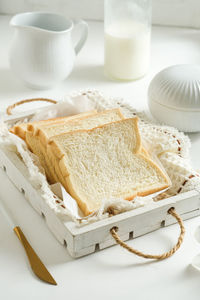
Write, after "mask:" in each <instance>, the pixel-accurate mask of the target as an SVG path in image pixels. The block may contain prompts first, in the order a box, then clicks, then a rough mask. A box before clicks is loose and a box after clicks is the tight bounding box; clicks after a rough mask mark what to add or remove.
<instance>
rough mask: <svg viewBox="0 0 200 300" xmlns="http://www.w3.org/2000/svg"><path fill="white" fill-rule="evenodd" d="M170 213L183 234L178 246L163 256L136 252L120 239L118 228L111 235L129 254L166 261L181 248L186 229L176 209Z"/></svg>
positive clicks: (169, 211) (180, 236) (112, 229)
mask: <svg viewBox="0 0 200 300" xmlns="http://www.w3.org/2000/svg"><path fill="white" fill-rule="evenodd" d="M168 213H169V214H170V215H172V216H173V217H174V218H175V219H176V220H177V222H178V224H179V226H180V229H181V232H180V235H179V238H178V241H177V243H176V245H175V246H174V247H173V248H172V249H171V250H169V251H168V252H165V253H163V254H158V255H153V254H145V253H143V252H140V251H139V250H136V249H134V248H132V247H130V246H129V245H127V244H126V243H125V242H123V241H122V240H121V239H120V237H119V236H118V234H117V231H118V227H113V228H111V230H110V233H111V235H112V237H113V238H114V239H115V241H116V242H117V244H119V245H120V246H121V247H123V248H125V249H126V250H128V251H129V252H131V253H133V254H136V255H138V256H141V257H144V258H148V259H158V260H161V259H166V258H168V257H170V256H172V255H173V254H174V253H175V252H176V251H177V250H178V249H179V248H180V246H181V244H182V242H183V238H184V234H185V227H184V225H183V221H182V219H181V218H180V216H179V215H178V214H177V212H176V211H175V209H174V208H173V207H171V208H170V209H169V210H168Z"/></svg>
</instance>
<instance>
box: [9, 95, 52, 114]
mask: <svg viewBox="0 0 200 300" xmlns="http://www.w3.org/2000/svg"><path fill="white" fill-rule="evenodd" d="M35 101H46V102H50V103H53V104H56V103H57V101H56V100H52V99H48V98H32V99H25V100H21V101H19V102H16V103H14V104H12V105H10V106H8V107H7V109H6V112H7V114H8V115H12V110H13V109H14V108H15V107H16V106H19V105H22V104H24V103H29V102H35Z"/></svg>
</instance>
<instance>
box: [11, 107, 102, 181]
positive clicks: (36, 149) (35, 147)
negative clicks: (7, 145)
mask: <svg viewBox="0 0 200 300" xmlns="http://www.w3.org/2000/svg"><path fill="white" fill-rule="evenodd" d="M96 113H97V111H96V110H92V111H88V112H83V113H80V114H76V115H72V116H66V117H59V118H53V119H48V120H41V121H34V122H32V123H21V124H18V125H15V126H14V127H12V128H11V129H10V132H11V133H13V134H15V135H17V136H19V137H20V138H22V139H23V140H25V141H26V143H27V146H28V148H29V149H30V150H31V151H32V152H33V153H34V154H36V155H37V156H38V158H39V160H40V163H41V165H42V167H43V168H44V170H45V173H46V176H47V179H48V181H49V183H55V182H58V181H59V179H58V177H57V175H56V174H55V172H54V169H53V168H52V166H51V164H48V162H47V161H48V159H47V158H46V156H45V155H44V154H43V153H44V152H45V151H44V149H43V148H44V147H40V145H39V144H38V141H37V140H38V137H35V136H34V134H33V133H32V132H30V133H28V141H27V140H26V137H27V130H28V126H29V125H31V126H32V127H33V128H34V126H37V125H38V126H39V125H43V126H47V127H48V126H52V125H53V124H59V126H62V124H64V123H65V122H68V121H70V120H71V121H73V120H74V119H76V118H77V119H78V118H84V117H86V116H90V115H93V114H96ZM35 140H36V141H35Z"/></svg>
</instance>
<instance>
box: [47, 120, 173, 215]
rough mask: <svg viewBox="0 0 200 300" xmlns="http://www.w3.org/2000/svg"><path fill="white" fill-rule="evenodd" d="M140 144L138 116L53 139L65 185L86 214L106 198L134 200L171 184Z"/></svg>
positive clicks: (95, 208)
mask: <svg viewBox="0 0 200 300" xmlns="http://www.w3.org/2000/svg"><path fill="white" fill-rule="evenodd" d="M140 146H141V141H140V136H139V131H138V125H137V119H136V118H133V119H125V120H121V121H117V122H112V123H109V124H105V125H102V126H99V127H96V128H93V129H90V130H79V131H74V132H70V133H65V134H61V135H58V136H55V137H53V138H52V139H51V141H50V143H49V147H51V148H52V151H53V153H54V154H55V155H56V156H57V158H58V159H59V160H60V161H62V164H61V166H62V169H61V171H62V173H63V175H64V176H65V180H66V184H65V187H66V188H67V190H68V191H69V192H70V194H71V195H72V196H73V197H74V198H75V199H76V200H77V203H78V205H79V207H80V208H81V210H82V211H83V213H84V214H85V215H89V214H90V213H92V212H94V211H96V210H97V209H98V208H99V207H100V205H101V202H102V200H103V199H108V198H113V197H120V198H121V197H122V198H124V199H128V200H130V199H133V198H134V197H135V196H136V195H141V196H144V195H148V194H151V193H153V192H156V191H159V190H162V189H164V188H167V187H168V185H169V182H168V179H167V177H166V176H165V175H164V173H163V172H162V170H161V169H160V168H159V167H158V166H157V165H156V164H155V163H154V162H153V161H151V160H150V159H148V158H146V157H145V156H144V155H142V154H140ZM66 174H68V176H66Z"/></svg>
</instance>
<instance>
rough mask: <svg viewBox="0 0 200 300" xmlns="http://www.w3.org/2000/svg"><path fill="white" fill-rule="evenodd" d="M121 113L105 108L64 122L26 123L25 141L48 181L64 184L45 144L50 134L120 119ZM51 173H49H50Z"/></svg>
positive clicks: (55, 162) (91, 126)
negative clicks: (38, 161)
mask: <svg viewBox="0 0 200 300" xmlns="http://www.w3.org/2000/svg"><path fill="white" fill-rule="evenodd" d="M122 118H123V115H122V114H121V112H120V110H119V109H112V110H107V111H104V112H101V113H96V112H93V113H89V114H88V115H86V114H85V115H84V116H83V114H81V115H77V118H76V119H75V118H68V119H66V120H65V122H62V123H61V122H58V123H54V124H52V123H50V124H49V123H46V122H40V123H33V124H28V129H29V130H27V132H26V143H27V144H28V146H29V148H30V149H31V151H32V152H33V153H35V154H36V155H37V156H38V157H39V160H40V162H41V165H42V166H43V168H44V169H45V170H46V174H47V178H48V181H49V182H50V183H55V182H58V181H60V182H61V183H62V184H64V177H63V176H62V173H61V172H60V168H59V165H58V162H59V160H58V161H56V158H55V157H54V155H53V154H52V153H51V150H49V151H47V149H46V145H47V143H48V141H49V138H50V137H51V136H52V135H55V134H59V133H61V132H69V131H73V130H77V129H88V128H93V127H96V126H99V125H101V124H104V123H109V122H112V121H117V120H121V119H122ZM50 174H51V175H50Z"/></svg>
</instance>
